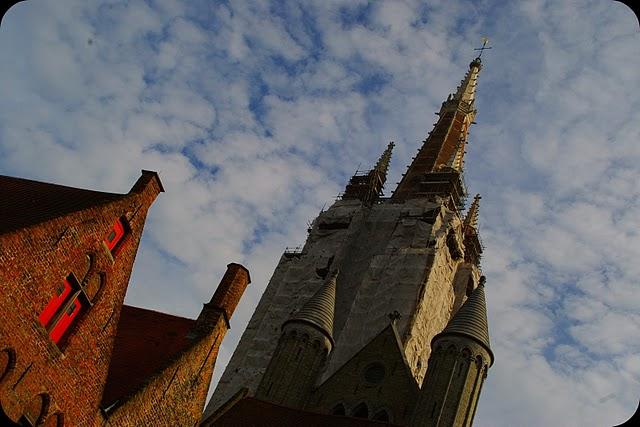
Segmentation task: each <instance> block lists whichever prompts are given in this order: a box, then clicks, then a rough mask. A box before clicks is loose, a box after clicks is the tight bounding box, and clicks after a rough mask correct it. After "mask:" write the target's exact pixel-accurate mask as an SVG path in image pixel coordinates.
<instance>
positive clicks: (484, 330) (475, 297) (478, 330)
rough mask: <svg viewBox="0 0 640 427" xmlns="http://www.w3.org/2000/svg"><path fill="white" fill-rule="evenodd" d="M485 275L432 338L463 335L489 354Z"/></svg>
mask: <svg viewBox="0 0 640 427" xmlns="http://www.w3.org/2000/svg"><path fill="white" fill-rule="evenodd" d="M484 282H485V277H484V276H482V277H481V278H480V283H479V284H478V287H477V288H475V289H474V290H473V292H472V293H471V295H470V296H469V298H467V300H466V301H465V302H464V304H462V307H460V308H459V309H458V311H457V312H456V314H455V315H454V316H453V318H452V319H451V320H450V321H449V323H448V324H447V326H446V327H445V328H444V330H443V331H442V332H440V333H439V334H438V335H436V336H435V337H434V338H433V340H436V339H437V338H439V337H443V336H446V335H463V336H466V337H469V338H471V339H473V340H474V341H476V342H478V343H479V344H481V345H482V346H483V347H484V348H485V349H486V350H487V351H488V352H489V354H490V355H491V362H490V364H492V363H493V352H492V351H491V345H490V344H489V323H488V322H487V302H486V298H485V295H484Z"/></svg>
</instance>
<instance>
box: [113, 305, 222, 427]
mask: <svg viewBox="0 0 640 427" xmlns="http://www.w3.org/2000/svg"><path fill="white" fill-rule="evenodd" d="M226 332H227V325H226V322H225V320H224V318H223V316H222V313H218V319H217V322H216V324H215V326H214V327H213V329H212V330H211V332H210V333H209V334H207V335H204V336H202V337H199V338H198V339H196V340H195V342H194V344H193V346H191V347H190V348H189V349H188V350H187V351H185V352H183V353H182V354H181V355H180V356H179V357H178V358H177V359H175V360H173V361H171V363H169V364H168V366H167V367H166V368H165V369H163V370H162V371H161V372H159V373H158V374H156V375H154V376H152V378H150V379H149V381H148V382H147V383H146V385H145V386H144V388H141V389H140V390H138V392H136V393H134V394H133V395H132V396H131V397H129V398H128V399H127V401H126V402H125V403H124V404H123V405H122V406H119V407H116V408H115V409H114V410H113V411H110V412H109V414H108V424H106V422H107V421H106V420H105V421H103V422H104V423H105V425H109V426H114V427H115V426H154V427H162V426H167V427H176V426H194V425H196V424H197V423H198V422H199V421H200V417H201V416H202V411H203V409H204V403H205V400H206V398H207V391H208V390H209V383H210V381H211V375H212V373H213V367H214V364H215V361H216V358H217V356H218V350H219V348H220V342H221V341H222V339H223V338H224V335H225V334H226Z"/></svg>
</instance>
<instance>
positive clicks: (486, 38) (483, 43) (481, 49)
mask: <svg viewBox="0 0 640 427" xmlns="http://www.w3.org/2000/svg"><path fill="white" fill-rule="evenodd" d="M481 40H482V47H477V48H475V49H473V50H479V51H480V53H479V54H478V58H480V57H481V56H482V52H484V50H485V49H491V46H489V47H487V43H489V38H488V37H483V38H482V39H481Z"/></svg>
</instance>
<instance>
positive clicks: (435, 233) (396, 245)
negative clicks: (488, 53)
mask: <svg viewBox="0 0 640 427" xmlns="http://www.w3.org/2000/svg"><path fill="white" fill-rule="evenodd" d="M481 68H482V64H481V60H480V58H476V59H474V60H473V61H472V62H471V64H470V65H469V69H468V71H467V73H466V74H465V76H464V78H463V80H462V82H461V83H460V86H458V87H457V89H456V90H455V92H454V93H452V94H450V95H449V96H448V97H447V99H446V100H445V101H444V102H443V103H442V106H441V108H440V111H439V112H438V113H437V114H438V116H439V119H438V120H437V122H436V124H435V125H434V128H433V131H431V132H430V133H429V135H428V136H427V138H426V139H425V140H424V141H423V144H422V146H421V148H420V149H419V150H418V153H417V155H416V156H415V157H414V158H413V161H412V163H411V164H410V166H409V167H408V170H407V172H406V173H405V174H404V175H403V177H402V179H401V181H400V183H399V184H398V186H397V188H396V190H395V191H394V192H393V195H392V196H391V197H383V194H382V187H383V185H384V183H385V181H386V174H387V169H388V166H389V162H390V159H391V151H392V149H393V145H394V144H393V143H390V144H389V146H388V147H387V149H386V150H385V151H384V153H383V154H382V155H381V157H380V159H379V161H378V162H377V163H376V165H375V166H374V167H373V169H372V170H370V171H369V172H366V173H356V174H355V175H354V176H353V177H352V178H351V179H350V181H349V183H348V185H347V187H346V189H345V192H344V193H343V195H342V197H341V199H340V200H338V201H336V202H335V203H334V204H333V205H332V206H331V207H330V208H329V209H328V210H326V211H323V212H321V213H320V215H319V216H318V217H317V218H316V219H315V220H314V221H313V223H312V226H311V227H310V229H309V235H308V237H307V241H306V243H305V245H304V247H303V248H302V249H301V250H294V251H285V253H284V254H283V255H282V257H281V258H280V262H279V263H278V266H277V267H276V269H275V271H274V273H273V276H272V277H271V280H270V281H269V284H268V286H267V288H266V290H265V292H264V294H263V296H262V298H261V300H260V302H259V304H258V307H257V308H256V310H255V312H254V314H253V317H252V318H251V320H250V322H249V324H248V326H247V329H246V330H245V332H244V334H243V335H242V338H241V340H240V343H239V344H238V347H237V348H236V351H235V353H234V354H233V356H232V358H231V360H230V362H229V364H228V365H227V368H226V370H225V372H224V373H223V375H222V377H221V379H220V382H219V384H218V387H217V389H216V391H215V393H214V394H213V397H212V399H211V401H210V403H209V406H208V407H207V411H206V412H205V418H206V417H207V416H208V415H210V414H212V413H213V412H217V413H219V412H220V411H219V410H218V408H220V407H221V406H223V405H224V404H225V403H227V402H229V399H230V398H232V396H234V395H236V394H237V393H238V391H239V390H246V393H247V394H248V395H250V396H251V395H255V393H256V390H258V395H257V397H258V398H262V399H269V397H268V396H266V395H265V394H263V393H264V387H265V386H266V382H265V381H266V380H267V379H266V376H267V375H270V372H271V370H272V366H274V363H276V362H275V360H280V359H281V358H282V355H281V352H282V351H283V349H284V346H285V345H289V344H286V343H285V341H286V339H285V338H284V337H283V338H281V333H282V332H283V331H285V332H286V330H288V328H287V327H286V326H289V325H293V324H294V323H295V319H296V315H294V316H293V318H291V313H293V312H297V313H302V312H304V311H305V310H306V307H307V306H306V305H305V304H307V302H308V301H310V300H311V301H313V300H314V299H315V298H316V297H313V298H312V296H314V295H316V296H317V295H318V293H322V292H323V291H322V289H323V288H324V287H326V283H327V282H326V281H325V278H326V276H327V274H328V272H329V271H333V270H336V269H340V275H339V277H338V278H337V280H336V283H334V285H335V312H334V317H333V319H332V322H333V330H332V331H324V332H325V333H324V334H323V338H324V339H325V340H326V342H325V343H324V344H321V345H322V346H324V345H330V348H328V349H327V350H329V349H330V353H329V355H328V359H327V361H326V363H324V364H323V366H322V368H321V371H322V372H321V374H320V375H319V377H318V379H317V381H316V383H315V391H311V392H310V395H309V396H300V397H298V398H297V400H296V401H295V402H293V401H288V402H289V403H285V405H291V406H294V407H299V408H307V409H313V410H314V411H318V412H324V413H331V412H332V411H334V410H335V413H342V414H346V415H352V416H364V417H370V418H371V417H374V418H375V417H377V418H376V419H380V420H384V419H386V420H389V421H392V422H394V423H397V424H408V423H409V422H410V421H411V418H412V416H413V415H412V414H414V407H413V406H411V405H413V403H415V402H416V401H420V402H423V401H424V400H425V397H424V396H422V395H423V394H424V393H428V392H429V390H425V389H424V387H423V390H422V391H421V392H420V393H421V395H420V396H418V391H417V390H418V387H419V386H420V384H422V383H423V378H424V377H425V373H426V372H427V368H428V366H429V365H430V363H431V362H430V355H431V349H432V342H433V343H434V344H435V343H439V342H440V341H441V340H444V337H445V336H446V337H450V334H445V335H442V334H441V333H442V332H443V330H445V327H446V326H447V325H448V324H449V325H452V324H454V321H453V320H452V319H455V317H454V315H455V314H456V312H457V311H458V309H460V307H466V305H464V304H465V301H467V299H468V298H470V296H473V295H476V294H474V290H475V289H477V287H478V283H479V280H480V276H481V273H480V267H479V263H480V255H481V253H482V246H481V244H480V240H479V236H478V230H477V222H478V220H477V218H478V209H479V200H480V199H479V196H477V197H476V198H475V199H474V201H473V203H472V205H471V206H470V208H469V209H468V210H467V212H466V214H463V210H464V203H465V200H466V197H467V190H466V186H465V183H464V179H463V165H464V154H465V146H466V144H467V133H468V130H469V127H470V125H471V124H472V123H473V120H474V118H475V115H476V110H475V106H474V100H475V93H476V90H475V89H476V84H477V79H478V75H479V73H480V70H481ZM329 283H330V282H329ZM482 296H484V294H482ZM483 301H484V297H483ZM303 307H305V308H303ZM389 313H397V315H395V316H393V318H394V320H393V324H392V325H390V324H389ZM285 323H286V325H285V328H283V330H282V331H281V326H282V325H283V324H285ZM295 324H296V325H297V323H295ZM316 331H317V328H316ZM319 332H320V333H321V334H322V330H320V331H319ZM326 332H331V334H330V335H328V334H326ZM438 334H441V335H438ZM436 336H437V337H438V339H436V340H435V341H434V337H436ZM309 337H311V335H310V336H309ZM459 338H460V337H457V336H456V337H455V338H453V337H452V338H447V339H459ZM296 339H297V338H296ZM321 341H322V340H321ZM290 345H293V344H290ZM470 345H471V347H473V345H472V344H470ZM480 347H482V346H480ZM487 348H488V342H487ZM483 349H484V347H482V348H481V349H476V348H475V347H473V348H472V349H470V350H473V351H472V352H474V353H473V354H474V355H475V354H476V353H475V352H476V350H477V351H480V352H481V351H482V350H483ZM485 350H486V349H485ZM296 351H297V350H296ZM488 351H490V350H488ZM380 352H385V355H386V356H388V357H386V358H385V357H381V358H380V360H374V359H375V357H376V354H381V353H380ZM483 354H484V353H483ZM293 357H294V358H295V357H296V356H295V355H294V356H293ZM304 357H306V356H304ZM483 360H486V359H483ZM292 369H295V368H292ZM265 372H266V374H265ZM389 373H393V375H389ZM469 375H471V374H469ZM263 377H265V378H264V379H263ZM338 379H339V381H338ZM261 382H262V385H261ZM337 383H340V384H341V386H335V384H337ZM330 384H333V385H330ZM392 384H393V385H392ZM271 387H276V385H275V384H274V385H273V386H271ZM393 387H403V392H402V393H400V392H397V393H394V390H393ZM374 390H377V392H376V393H377V394H376V393H373V391H374ZM304 393H307V392H304ZM385 393H386V394H385ZM403 393H404V394H403ZM381 396H387V397H385V398H382V397H381ZM399 396H403V397H402V399H400V398H399ZM385 399H386V400H385ZM476 400H477V396H476ZM282 402H284V401H282ZM410 402H413V403H411V404H410ZM224 406H225V407H226V406H228V405H224ZM373 414H378V415H375V416H373Z"/></svg>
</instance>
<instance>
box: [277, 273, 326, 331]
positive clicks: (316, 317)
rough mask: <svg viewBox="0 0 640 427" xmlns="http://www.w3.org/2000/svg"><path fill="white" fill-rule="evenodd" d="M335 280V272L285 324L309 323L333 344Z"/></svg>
mask: <svg viewBox="0 0 640 427" xmlns="http://www.w3.org/2000/svg"><path fill="white" fill-rule="evenodd" d="M337 278H338V271H337V270H336V271H335V272H333V273H332V274H331V276H329V279H328V280H327V281H326V282H325V283H324V284H323V285H322V286H321V287H320V289H318V291H317V292H316V293H315V294H314V295H313V296H312V297H311V298H310V299H309V301H307V302H306V304H305V305H303V306H302V308H301V309H300V310H298V311H297V312H296V313H295V314H294V315H293V316H291V318H290V319H289V320H287V321H286V322H285V323H289V322H296V321H297V322H304V323H310V324H311V325H313V326H315V327H316V328H318V329H320V330H321V331H322V332H324V333H325V334H326V335H327V337H328V338H329V339H330V340H331V342H332V343H333V317H334V313H335V306H336V280H337Z"/></svg>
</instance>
